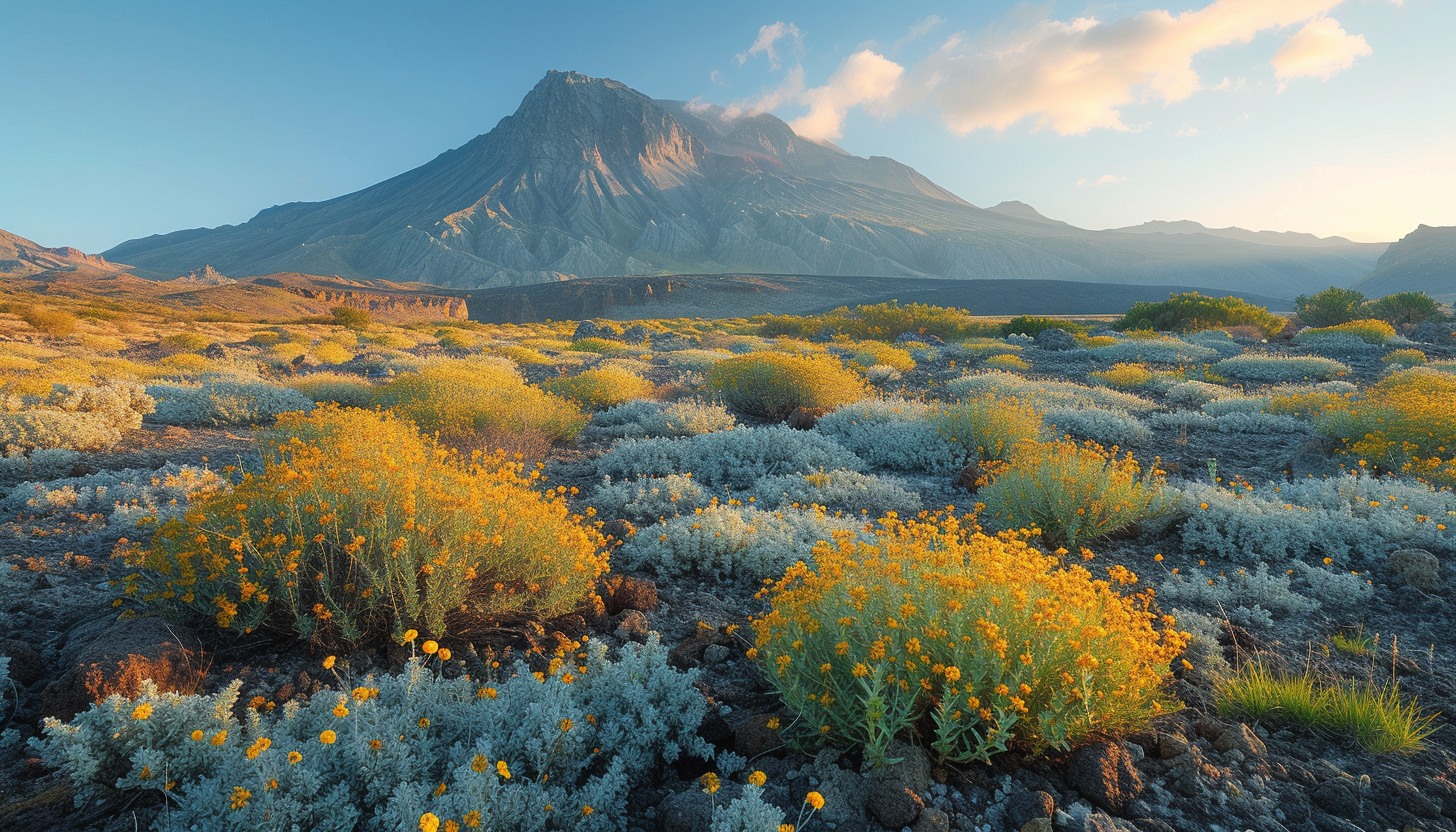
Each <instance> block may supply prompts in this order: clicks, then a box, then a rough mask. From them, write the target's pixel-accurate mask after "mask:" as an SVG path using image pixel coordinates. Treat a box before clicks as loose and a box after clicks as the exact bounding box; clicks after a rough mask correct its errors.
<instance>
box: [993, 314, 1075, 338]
mask: <svg viewBox="0 0 1456 832" xmlns="http://www.w3.org/2000/svg"><path fill="white" fill-rule="evenodd" d="M1048 329H1060V330H1064V331H1066V332H1070V333H1072V334H1073V335H1076V334H1078V333H1083V332H1086V331H1087V327H1085V326H1082V325H1081V324H1074V323H1072V322H1071V321H1068V320H1063V319H1062V318H1045V317H1039V316H1037V315H1018V316H1016V317H1015V318H1012V319H1011V320H1009V321H1007V322H1006V323H1004V324H1002V325H1001V335H1002V336H1003V337H1004V336H1007V335H1030V336H1032V337H1035V336H1037V335H1039V334H1041V333H1043V332H1045V331H1047V330H1048Z"/></svg>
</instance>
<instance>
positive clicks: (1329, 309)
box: [1294, 286, 1365, 327]
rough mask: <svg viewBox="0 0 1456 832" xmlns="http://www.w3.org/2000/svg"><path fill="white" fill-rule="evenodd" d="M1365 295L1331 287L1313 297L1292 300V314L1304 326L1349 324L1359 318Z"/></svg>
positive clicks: (1302, 296) (1301, 296)
mask: <svg viewBox="0 0 1456 832" xmlns="http://www.w3.org/2000/svg"><path fill="white" fill-rule="evenodd" d="M1364 303H1365V295H1363V294H1361V293H1360V292H1357V291H1355V290H1354V289H1341V288H1339V287H1337V286H1331V287H1330V288H1328V289H1326V290H1324V291H1323V292H1318V293H1316V294H1315V295H1314V296H1313V297H1306V296H1304V295H1300V296H1299V297H1297V298H1295V299H1294V313H1295V314H1296V315H1297V316H1299V322H1300V323H1302V324H1304V325H1305V326H1313V327H1325V326H1338V325H1339V324H1344V323H1349V322H1350V321H1353V320H1355V319H1356V318H1358V317H1360V313H1361V310H1360V307H1361V306H1362V305H1363V304H1364Z"/></svg>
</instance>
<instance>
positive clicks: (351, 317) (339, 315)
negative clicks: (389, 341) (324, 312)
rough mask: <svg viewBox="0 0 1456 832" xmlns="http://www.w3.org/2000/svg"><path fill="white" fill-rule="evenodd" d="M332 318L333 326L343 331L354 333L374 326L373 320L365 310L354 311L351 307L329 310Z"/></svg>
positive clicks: (336, 307) (337, 307)
mask: <svg viewBox="0 0 1456 832" xmlns="http://www.w3.org/2000/svg"><path fill="white" fill-rule="evenodd" d="M329 314H330V315H332V316H333V319H334V325H335V326H341V327H344V328H345V329H352V330H356V331H362V330H366V329H368V328H369V327H371V326H373V325H374V318H373V317H371V316H370V314H369V310H367V309H356V308H355V307H352V306H335V307H334V308H333V309H330V310H329Z"/></svg>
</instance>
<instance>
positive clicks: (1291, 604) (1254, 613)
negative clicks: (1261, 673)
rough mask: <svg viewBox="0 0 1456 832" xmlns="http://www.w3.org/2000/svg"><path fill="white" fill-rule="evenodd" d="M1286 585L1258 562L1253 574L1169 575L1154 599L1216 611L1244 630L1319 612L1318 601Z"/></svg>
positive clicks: (1195, 570)
mask: <svg viewBox="0 0 1456 832" xmlns="http://www.w3.org/2000/svg"><path fill="white" fill-rule="evenodd" d="M1289 584H1290V579H1289V576H1288V575H1285V574H1283V573H1282V572H1280V573H1271V572H1270V571H1269V565H1268V564H1266V563H1260V564H1259V565H1258V567H1257V568H1255V570H1254V571H1253V572H1250V571H1249V570H1247V569H1237V570H1234V573H1233V574H1232V575H1229V574H1223V573H1220V574H1218V575H1214V576H1211V577H1210V576H1209V575H1208V574H1207V573H1205V572H1204V571H1203V570H1201V569H1198V568H1196V567H1195V568H1193V569H1190V570H1188V572H1187V574H1182V575H1170V576H1169V577H1168V579H1167V580H1166V581H1164V582H1163V585H1162V586H1161V587H1159V589H1158V597H1159V598H1160V599H1163V600H1166V601H1171V602H1173V603H1184V604H1196V605H1198V606H1199V607H1201V608H1203V609H1207V610H1214V611H1219V612H1221V613H1223V614H1225V615H1227V616H1228V617H1229V619H1230V620H1232V621H1233V622H1235V623H1237V624H1241V625H1243V626H1246V627H1250V626H1261V627H1267V626H1269V625H1270V624H1272V623H1273V620H1274V619H1276V618H1288V617H1290V616H1292V615H1302V614H1304V613H1309V612H1313V611H1315V610H1317V609H1319V606H1320V605H1319V602H1318V601H1314V600H1311V599H1309V598H1306V597H1304V596H1303V595H1300V594H1298V593H1296V592H1294V591H1292V590H1291V589H1290V588H1289Z"/></svg>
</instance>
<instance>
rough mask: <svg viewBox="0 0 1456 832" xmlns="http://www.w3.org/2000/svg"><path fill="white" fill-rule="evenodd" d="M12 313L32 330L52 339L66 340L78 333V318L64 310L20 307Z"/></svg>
mask: <svg viewBox="0 0 1456 832" xmlns="http://www.w3.org/2000/svg"><path fill="white" fill-rule="evenodd" d="M12 311H14V312H15V314H17V315H19V316H20V319H21V320H22V321H25V322H26V323H27V324H29V325H30V327H31V328H32V329H34V330H35V331H37V332H40V333H42V334H44V335H47V336H50V337H51V338H64V337H66V336H67V335H70V334H71V333H73V332H75V331H76V316H75V315H72V314H71V313H70V312H67V311H66V310H64V309H53V308H47V307H43V306H20V307H19V308H15V309H13V310H12Z"/></svg>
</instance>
